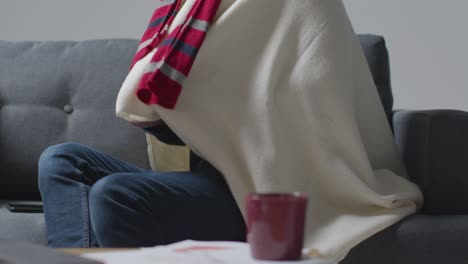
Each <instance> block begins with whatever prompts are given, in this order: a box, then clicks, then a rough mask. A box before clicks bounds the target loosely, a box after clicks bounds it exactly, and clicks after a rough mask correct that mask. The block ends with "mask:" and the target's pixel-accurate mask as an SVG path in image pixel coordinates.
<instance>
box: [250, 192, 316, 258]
mask: <svg viewBox="0 0 468 264" xmlns="http://www.w3.org/2000/svg"><path fill="white" fill-rule="evenodd" d="M306 207H307V196H306V195H305V194H303V193H263V194H262V193H252V194H249V195H248V197H247V201H246V213H247V242H248V243H249V244H250V250H251V254H252V256H253V257H254V258H255V259H260V260H298V259H300V258H301V255H302V247H303V243H304V224H305V216H306Z"/></svg>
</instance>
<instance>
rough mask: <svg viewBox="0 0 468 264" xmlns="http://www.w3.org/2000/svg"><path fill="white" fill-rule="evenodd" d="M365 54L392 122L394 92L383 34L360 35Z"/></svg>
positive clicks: (388, 117) (386, 112)
mask: <svg viewBox="0 0 468 264" xmlns="http://www.w3.org/2000/svg"><path fill="white" fill-rule="evenodd" d="M358 37H359V40H360V42H361V46H362V49H363V51H364V55H366V59H367V63H368V64H369V67H370V70H371V73H372V77H373V78H374V82H375V85H376V86H377V91H378V92H379V96H380V100H381V101H382V105H383V108H384V110H385V114H386V115H387V119H388V120H389V122H390V123H391V121H390V120H391V119H392V118H391V117H392V111H393V93H392V86H391V81H390V63H389V56H388V50H387V45H386V43H385V39H384V38H383V37H382V36H377V35H369V34H362V35H358Z"/></svg>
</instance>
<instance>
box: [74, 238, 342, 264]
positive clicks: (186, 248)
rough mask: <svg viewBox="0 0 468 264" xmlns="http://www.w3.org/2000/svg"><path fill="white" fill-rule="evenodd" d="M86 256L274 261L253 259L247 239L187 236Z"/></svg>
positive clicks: (209, 262) (192, 262)
mask: <svg viewBox="0 0 468 264" xmlns="http://www.w3.org/2000/svg"><path fill="white" fill-rule="evenodd" d="M82 256H83V257H85V258H90V259H95V260H100V261H104V262H105V263H106V264H128V263H132V264H269V263H278V262H275V261H259V260H254V259H253V258H252V257H251V256H250V249H249V245H248V244H247V243H240V242H200V241H193V240H186V241H182V242H179V243H175V244H171V245H167V246H157V247H152V248H141V249H140V250H133V251H121V252H108V253H88V254H84V255H82ZM280 263H281V264H293V263H294V264H335V263H336V261H332V260H325V259H303V260H300V261H281V262H280Z"/></svg>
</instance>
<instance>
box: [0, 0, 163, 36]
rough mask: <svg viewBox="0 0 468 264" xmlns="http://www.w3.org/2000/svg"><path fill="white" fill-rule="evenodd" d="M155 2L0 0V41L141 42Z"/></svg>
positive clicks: (124, 0)
mask: <svg viewBox="0 0 468 264" xmlns="http://www.w3.org/2000/svg"><path fill="white" fill-rule="evenodd" d="M156 2H157V1H156V0H150V1H148V0H136V1H132V0H0V39H4V40H84V39H97V38H139V37H140V36H141V34H142V33H143V31H144V29H145V27H146V25H147V23H148V20H149V19H150V17H151V15H152V13H153V11H154V3H156Z"/></svg>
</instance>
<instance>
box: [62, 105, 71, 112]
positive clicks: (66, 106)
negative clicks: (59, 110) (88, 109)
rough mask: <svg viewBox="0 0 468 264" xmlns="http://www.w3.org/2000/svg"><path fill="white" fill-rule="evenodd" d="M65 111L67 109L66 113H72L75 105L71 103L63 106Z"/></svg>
mask: <svg viewBox="0 0 468 264" xmlns="http://www.w3.org/2000/svg"><path fill="white" fill-rule="evenodd" d="M63 111H65V113H67V114H71V113H73V106H72V105H70V104H67V105H65V106H64V107H63Z"/></svg>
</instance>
